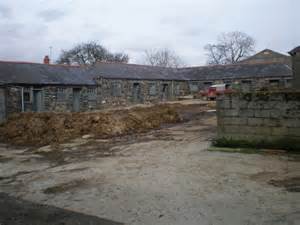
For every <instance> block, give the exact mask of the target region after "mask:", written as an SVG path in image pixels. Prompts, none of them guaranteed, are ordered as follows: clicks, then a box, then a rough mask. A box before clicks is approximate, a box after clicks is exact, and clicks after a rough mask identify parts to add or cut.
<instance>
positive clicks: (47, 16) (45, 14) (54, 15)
mask: <svg viewBox="0 0 300 225" xmlns="http://www.w3.org/2000/svg"><path fill="white" fill-rule="evenodd" d="M65 15H66V13H65V12H63V11H61V10H56V9H48V10H44V11H41V12H39V13H38V16H39V17H41V18H42V19H43V20H44V21H46V22H51V21H55V20H59V19H60V18H62V17H64V16H65Z"/></svg>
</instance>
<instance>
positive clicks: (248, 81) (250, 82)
mask: <svg viewBox="0 0 300 225" xmlns="http://www.w3.org/2000/svg"><path fill="white" fill-rule="evenodd" d="M242 84H252V81H251V80H242Z"/></svg>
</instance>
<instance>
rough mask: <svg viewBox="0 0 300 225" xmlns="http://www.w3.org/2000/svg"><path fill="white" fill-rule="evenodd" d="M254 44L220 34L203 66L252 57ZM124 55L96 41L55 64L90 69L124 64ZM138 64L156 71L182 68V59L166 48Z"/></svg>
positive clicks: (69, 52) (242, 36)
mask: <svg viewBox="0 0 300 225" xmlns="http://www.w3.org/2000/svg"><path fill="white" fill-rule="evenodd" d="M254 47H255V40H254V39H253V38H252V37H251V36H249V35H248V34H246V33H243V32H239V31H234V32H229V33H222V34H220V35H219V36H218V38H217V41H216V42H215V43H213V44H207V45H205V47H204V51H205V53H206V56H207V64H209V65H224V64H234V63H237V62H239V61H241V60H243V59H245V58H247V57H249V56H250V55H252V54H253V53H254ZM129 60H130V57H129V55H128V54H126V53H122V52H117V53H113V52H111V51H110V50H108V49H107V48H105V47H104V46H103V45H101V44H99V43H97V42H96V41H90V42H87V43H81V44H77V45H76V46H74V47H73V48H71V49H69V50H62V51H61V53H60V55H59V57H58V60H57V61H56V63H58V64H68V65H93V64H95V63H97V62H117V63H128V62H129ZM142 64H145V65H151V66H160V67H173V68H178V67H183V66H184V65H185V63H184V61H183V59H182V58H181V57H180V56H179V55H178V54H177V53H176V52H175V51H173V50H171V49H169V48H163V49H149V50H145V51H144V55H143V59H142Z"/></svg>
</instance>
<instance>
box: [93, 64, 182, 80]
mask: <svg viewBox="0 0 300 225" xmlns="http://www.w3.org/2000/svg"><path fill="white" fill-rule="evenodd" d="M93 70H94V74H95V75H96V76H97V77H99V76H101V77H103V78H110V79H135V80H184V79H185V78H184V76H182V75H181V74H180V73H176V69H172V68H165V67H157V66H146V65H136V64H124V63H97V64H96V65H95V66H94V68H93Z"/></svg>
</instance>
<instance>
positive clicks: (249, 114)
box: [239, 109, 254, 117]
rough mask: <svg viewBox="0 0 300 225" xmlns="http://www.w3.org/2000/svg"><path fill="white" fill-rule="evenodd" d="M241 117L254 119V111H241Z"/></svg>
mask: <svg viewBox="0 0 300 225" xmlns="http://www.w3.org/2000/svg"><path fill="white" fill-rule="evenodd" d="M239 116H240V117H254V110H253V109H241V110H240V112H239Z"/></svg>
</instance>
